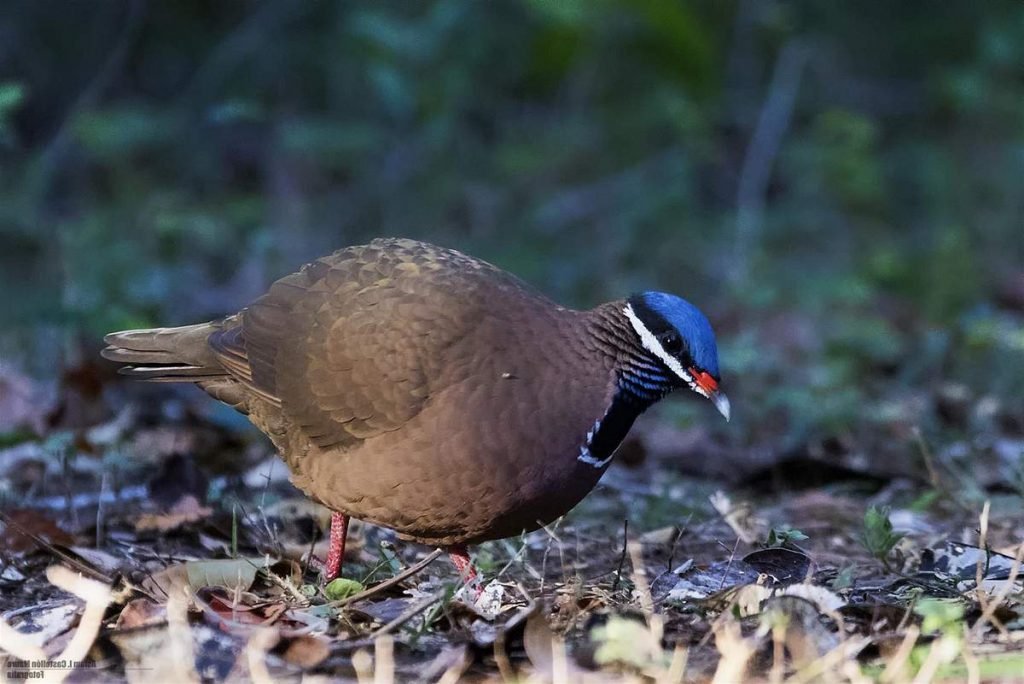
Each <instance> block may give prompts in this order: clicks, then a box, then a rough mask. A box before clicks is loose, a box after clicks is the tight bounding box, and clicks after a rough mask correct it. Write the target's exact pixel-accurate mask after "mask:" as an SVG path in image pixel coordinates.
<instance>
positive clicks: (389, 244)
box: [233, 240, 538, 448]
mask: <svg viewBox="0 0 1024 684" xmlns="http://www.w3.org/2000/svg"><path fill="white" fill-rule="evenodd" d="M506 289H513V290H517V291H519V292H520V293H521V294H526V295H527V296H528V297H536V296H538V295H536V294H535V293H533V292H532V291H531V290H530V289H529V288H528V286H526V285H525V284H524V283H522V282H521V281H519V280H518V279H517V278H515V277H514V276H511V275H509V274H507V273H505V272H503V271H500V270H498V269H496V268H495V267H493V266H491V265H490V264H487V263H485V262H483V261H479V260H477V259H474V258H472V257H468V256H466V255H463V254H461V253H459V252H455V251H452V250H445V249H441V248H439V247H434V246H433V245H428V244H425V243H420V242H415V241H411V240H374V241H373V242H372V243H370V244H369V245H363V246H359V247H350V248H346V249H343V250H340V251H338V252H335V253H334V254H332V255H330V256H328V257H324V258H322V259H319V260H317V261H314V262H312V263H311V264H308V265H307V266H305V267H304V268H303V269H302V270H301V271H299V272H298V273H295V274H293V275H290V276H287V277H285V278H282V279H281V280H279V281H277V282H276V283H274V285H273V286H272V287H271V288H270V291H269V292H268V293H267V294H266V295H264V296H263V297H261V298H260V299H258V300H257V301H256V302H254V303H253V304H252V305H251V306H250V307H248V308H247V309H246V310H244V311H243V312H242V314H241V320H242V326H241V332H240V342H241V343H242V346H244V357H245V360H246V361H247V364H248V368H249V369H250V377H249V379H248V382H251V384H252V386H253V387H254V388H256V390H257V391H258V392H260V393H262V394H264V395H265V396H269V397H273V398H274V399H276V400H277V401H278V402H279V403H280V406H281V409H282V411H283V413H284V414H285V416H287V417H288V418H289V419H290V420H291V421H292V422H293V423H294V424H295V425H297V426H298V427H299V428H300V429H301V430H302V431H303V433H304V434H305V435H306V436H307V437H308V438H309V439H310V440H311V441H312V442H313V443H315V444H316V445H317V446H319V447H321V448H328V447H337V448H350V447H353V446H355V445H357V444H358V443H359V442H361V441H363V440H365V439H368V438H370V437H373V436H375V435H379V434H381V433H384V432H389V431H392V430H396V429H398V428H399V427H401V426H402V425H404V424H405V423H406V422H407V421H409V420H410V419H412V418H413V417H414V416H416V415H417V414H418V413H419V412H420V410H421V409H422V408H423V406H424V404H425V403H426V402H427V401H428V400H429V399H430V397H431V394H432V393H433V392H435V391H437V390H438V389H440V388H439V387H438V382H442V381H443V378H444V375H445V373H444V370H445V368H444V364H445V363H446V360H445V359H446V350H449V349H451V348H452V347H453V345H455V344H456V343H457V342H458V341H459V340H460V339H462V338H463V337H465V336H466V335H468V334H472V331H473V329H474V327H475V325H476V324H477V322H478V321H479V320H480V319H481V317H482V316H485V315H487V310H488V308H489V305H493V301H492V300H493V299H494V297H495V295H497V294H499V293H501V292H502V291H503V290H506ZM233 349H235V351H236V352H237V349H236V348H233ZM235 360H236V361H237V359H235Z"/></svg>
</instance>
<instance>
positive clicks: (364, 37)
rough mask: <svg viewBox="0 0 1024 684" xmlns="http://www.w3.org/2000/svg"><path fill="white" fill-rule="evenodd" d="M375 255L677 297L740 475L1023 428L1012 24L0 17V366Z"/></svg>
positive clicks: (640, 5) (758, 0)
mask: <svg viewBox="0 0 1024 684" xmlns="http://www.w3.org/2000/svg"><path fill="white" fill-rule="evenodd" d="M382 235H401V236H410V237H416V238H422V239H426V240H430V241H434V242H437V243H440V244H444V245H447V246H452V247H456V248H459V249H462V250H464V251H467V252H470V253H472V254H474V255H477V256H480V257H482V258H485V259H487V260H489V261H492V262H494V263H497V264H498V265H500V266H502V267H505V268H507V269H509V270H511V271H513V272H515V273H517V274H519V275H521V276H522V277H524V278H525V279H526V280H528V281H530V282H532V283H533V284H535V285H537V286H538V287H540V288H541V289H542V290H544V291H546V292H547V293H549V294H550V295H552V296H553V297H555V298H557V299H558V300H560V301H562V302H565V303H568V304H571V305H574V306H580V307H586V306H590V305H593V304H595V303H597V302H599V301H603V300H606V299H610V298H615V297H620V296H624V295H626V294H628V293H630V292H631V291H634V290H639V289H647V288H656V289H664V290H667V291H672V292H676V293H679V294H681V295H683V296H685V297H687V298H689V299H691V300H692V301H694V302H695V303H697V304H698V305H699V306H701V307H702V308H703V309H705V311H707V312H708V314H709V316H710V317H711V319H712V321H713V322H714V323H715V325H716V328H717V329H718V331H719V338H720V347H721V353H722V356H723V365H724V376H725V378H724V383H725V387H726V388H727V390H728V391H729V393H730V396H732V398H733V406H734V415H735V416H736V419H734V422H733V424H732V425H731V426H730V427H729V430H730V431H729V432H728V433H724V434H728V435H729V436H728V437H727V438H726V439H728V440H730V441H731V442H741V443H743V444H745V445H748V446H749V447H751V448H757V447H758V446H759V445H762V444H764V443H766V441H768V440H769V438H770V442H771V444H773V445H774V446H773V447H771V448H772V449H776V448H788V447H790V446H792V445H796V444H807V443H808V441H809V440H814V439H823V440H826V441H825V442H824V443H826V444H833V447H832V448H839V449H848V448H849V447H848V446H843V445H844V444H845V442H844V441H843V440H844V439H847V437H848V436H849V435H851V434H857V433H858V432H859V433H866V434H872V435H875V436H877V437H880V438H881V439H880V441H882V442H883V443H885V444H888V445H896V446H897V447H898V448H899V449H901V450H915V449H916V447H914V446H913V444H914V441H913V439H912V436H911V435H912V432H913V430H912V428H915V427H921V426H923V427H924V428H926V429H928V428H929V427H930V426H932V427H934V426H938V425H940V424H942V423H943V421H945V422H946V423H948V424H951V425H952V427H954V428H956V427H965V426H967V425H971V424H974V423H972V421H976V420H990V419H991V420H999V421H1001V424H1002V425H1003V426H1004V427H1005V426H1006V425H1010V426H1011V427H1012V426H1013V424H1014V421H1015V420H1018V419H1019V420H1020V421H1021V422H1022V423H1024V419H1022V418H1020V397H1021V388H1022V387H1024V313H1022V312H1024V4H1022V3H1020V2H1017V1H998V2H997V1H993V2H984V3H980V2H973V1H967V0H963V1H956V2H930V1H924V0H920V1H916V2H915V1H907V2H899V3H891V2H866V3H821V2H816V1H814V0H798V1H789V2H782V1H769V0H736V1H732V2H727V1H722V0H699V1H693V2H671V1H663V0H558V1H557V2H556V1H555V0H533V1H526V0H524V1H521V2H504V1H502V2H463V1H457V0H442V1H440V2H434V3H412V2H391V3H388V2H379V1H376V0H372V1H371V0H349V1H346V2H294V0H278V1H267V2H241V1H237V0H236V1H219V2H207V1H206V0H201V1H200V0H178V1H176V2H155V1H151V2H145V1H143V0H136V1H135V2H99V1H97V2H56V1H49V2H38V1H27V0H26V1H15V0H12V1H8V2H4V3H3V4H2V5H0V245H2V253H0V279H2V283H0V284H2V289H3V294H2V301H0V321H2V323H3V329H2V330H0V359H3V361H2V362H0V366H4V367H5V368H6V369H8V370H10V369H17V371H18V372H20V373H27V374H29V375H31V376H34V377H36V378H43V379H45V378H52V377H55V376H56V375H58V374H59V373H58V372H59V370H60V369H61V368H63V367H67V366H69V365H72V364H77V363H80V362H81V361H82V359H83V358H92V355H94V354H95V351H96V349H97V348H98V346H99V337H100V336H101V335H102V334H103V333H104V332H107V331H110V330H113V329H119V328H128V327H140V326H150V325H156V324H182V323H189V322H193V321H196V320H200V319H204V318H211V317H215V316H218V315H221V314H224V313H226V312H232V311H235V310H237V309H238V308H239V307H241V306H243V305H244V304H245V303H247V302H248V301H249V300H251V299H252V298H253V297H255V296H257V295H259V294H260V293H262V292H263V291H264V289H265V288H266V286H267V285H268V283H269V282H270V281H271V280H272V279H274V278H276V277H279V276H281V275H284V274H286V273H289V272H291V271H292V270H294V269H296V268H297V267H298V266H299V265H300V264H302V263H303V262H304V261H306V260H309V259H311V258H313V257H316V256H318V255H320V254H323V253H326V252H329V251H331V250H333V249H336V248H338V247H341V246H344V245H348V244H355V243H361V242H365V241H367V240H369V239H371V238H372V237H374V236H382ZM985 401H988V402H989V403H988V404H987V406H988V413H987V414H984V415H981V414H979V413H978V411H977V410H976V409H977V407H978V406H984V405H986V404H984V402H985ZM993 402H994V403H993ZM664 410H665V411H666V412H667V413H666V415H668V416H669V417H670V418H672V419H673V420H674V421H675V423H676V424H678V425H682V426H687V425H694V424H699V423H701V422H707V423H710V422H711V421H712V420H714V419H713V418H712V417H711V416H712V415H713V414H712V412H711V410H710V409H708V408H707V407H705V406H703V405H702V404H700V405H698V402H675V403H673V404H670V405H669V406H668V408H666V409H664ZM958 411H959V412H960V413H958ZM965 411H966V412H967V413H964V412H965ZM961 413H962V414H963V415H961ZM979 416H980V417H979ZM724 429H725V426H724V424H723V425H722V426H720V427H719V426H717V424H716V427H715V428H714V430H716V431H720V430H724ZM1007 429H1009V428H1007ZM827 440H832V441H831V442H829V441H827ZM835 444H838V445H839V446H835Z"/></svg>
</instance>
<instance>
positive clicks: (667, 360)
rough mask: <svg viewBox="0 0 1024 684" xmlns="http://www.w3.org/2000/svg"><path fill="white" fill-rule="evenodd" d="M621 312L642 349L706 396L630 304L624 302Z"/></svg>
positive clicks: (694, 389)
mask: <svg viewBox="0 0 1024 684" xmlns="http://www.w3.org/2000/svg"><path fill="white" fill-rule="evenodd" d="M623 312H624V313H625V314H626V318H628V319H629V322H630V323H631V324H632V325H633V330H635V331H636V334H637V335H639V336H640V343H641V344H642V345H643V346H644V349H646V350H647V351H649V352H651V353H652V354H654V355H655V356H656V357H658V358H659V359H660V360H661V362H662V363H664V364H665V365H666V366H667V367H668V368H669V370H671V371H672V372H673V373H675V374H676V375H678V376H679V377H680V378H681V379H682V380H683V382H685V383H686V384H687V385H689V386H690V389H692V390H693V391H694V392H697V393H698V394H702V395H704V396H705V397H706V396H708V395H707V393H706V392H705V391H704V390H703V389H701V387H700V385H698V384H697V382H696V381H695V380H694V379H693V376H692V375H690V374H689V373H688V372H687V371H686V369H685V368H683V364H681V363H679V359H677V358H676V357H674V356H672V355H671V354H669V353H668V352H667V351H665V348H664V347H663V346H661V342H658V338H657V337H655V336H654V333H652V332H651V331H650V330H648V329H647V326H646V325H644V324H643V321H641V320H640V319H639V318H638V317H637V315H636V312H634V311H633V305H632V304H626V308H625V309H623Z"/></svg>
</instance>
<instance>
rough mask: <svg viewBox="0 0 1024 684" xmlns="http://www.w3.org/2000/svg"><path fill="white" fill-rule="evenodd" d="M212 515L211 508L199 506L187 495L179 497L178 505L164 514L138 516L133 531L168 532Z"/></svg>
mask: <svg viewBox="0 0 1024 684" xmlns="http://www.w3.org/2000/svg"><path fill="white" fill-rule="evenodd" d="M212 513H213V509H212V508H208V507H206V506H203V505H201V504H200V503H199V500H198V499H197V498H196V497H194V496H192V495H191V494H187V495H185V496H183V497H181V499H179V500H178V503H176V504H174V506H172V507H171V508H170V509H169V510H168V511H167V512H166V513H144V514H143V515H140V516H139V519H138V520H137V521H136V522H135V531H136V532H147V531H150V530H155V531H157V532H170V531H171V530H176V529H178V528H179V527H182V526H183V525H188V524H191V523H195V522H199V521H200V520H204V519H206V518H208V517H209V516H210V515H211V514H212Z"/></svg>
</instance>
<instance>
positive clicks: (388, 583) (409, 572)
mask: <svg viewBox="0 0 1024 684" xmlns="http://www.w3.org/2000/svg"><path fill="white" fill-rule="evenodd" d="M442 553H444V550H443V549H434V550H433V551H431V552H430V554H429V555H427V556H426V557H425V558H424V559H423V560H421V561H420V562H418V563H416V564H415V565H410V566H409V567H408V568H406V569H405V570H403V571H402V572H400V573H398V574H397V575H395V576H394V577H391V578H389V579H386V580H384V581H383V582H381V583H380V584H375V585H374V586H372V587H370V588H369V589H367V590H366V591H361V592H359V593H358V594H354V595H352V596H349V597H348V598H343V599H338V600H337V601H331V602H329V603H327V604H326V605H328V606H331V607H332V608H341V607H342V606H347V605H349V604H350V603H355V602H356V601H362V600H363V599H367V598H369V597H371V596H373V595H374V594H377V593H379V592H381V591H384V590H385V589H388V588H390V587H393V586H395V585H396V584H398V583H400V582H402V581H404V580H406V579H408V578H410V577H412V576H413V575H415V574H416V573H418V572H420V571H421V570H423V568H425V567H427V566H428V565H430V564H431V563H433V562H434V561H435V560H437V559H438V557H439V556H440V555H441V554H442Z"/></svg>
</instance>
